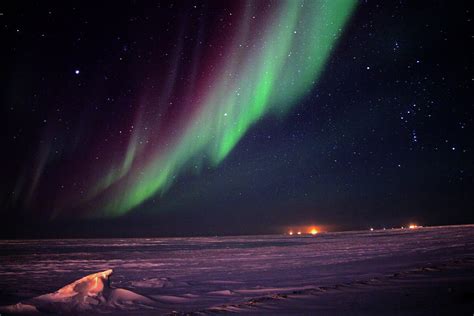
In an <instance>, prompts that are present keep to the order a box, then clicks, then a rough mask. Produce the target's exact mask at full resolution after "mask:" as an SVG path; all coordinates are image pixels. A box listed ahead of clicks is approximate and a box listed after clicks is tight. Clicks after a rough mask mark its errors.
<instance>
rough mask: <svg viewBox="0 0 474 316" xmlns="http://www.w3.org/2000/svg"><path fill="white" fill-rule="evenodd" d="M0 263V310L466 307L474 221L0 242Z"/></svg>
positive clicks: (473, 285)
mask: <svg viewBox="0 0 474 316" xmlns="http://www.w3.org/2000/svg"><path fill="white" fill-rule="evenodd" d="M0 263H1V264H0V305H3V306H4V307H1V308H0V313H14V312H20V313H41V312H43V313H51V312H52V313H76V314H87V315H90V314H93V313H104V312H109V313H112V314H114V315H115V314H130V313H131V314H137V315H143V314H149V315H156V314H170V313H173V312H176V313H186V312H197V313H199V314H212V313H215V312H229V313H230V312H238V313H250V314H262V313H267V314H289V313H290V314H291V313H296V314H314V313H315V312H318V313H322V314H374V315H375V314H378V315H380V314H384V315H385V314H458V313H459V314H462V313H466V314H467V315H471V314H472V313H473V312H474V226H449V227H426V228H417V229H404V230H375V231H372V232H371V231H360V232H341V233H322V234H318V235H316V236H276V235H273V236H241V237H209V238H161V239H93V240H91V239H81V240H79V239H72V240H29V241H25V240H22V241H0ZM109 269H113V272H112V271H110V270H109ZM19 302H21V304H18V305H15V304H17V303H19ZM8 305H10V306H9V307H5V306H8ZM456 312H458V313H456Z"/></svg>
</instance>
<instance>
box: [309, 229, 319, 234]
mask: <svg viewBox="0 0 474 316" xmlns="http://www.w3.org/2000/svg"><path fill="white" fill-rule="evenodd" d="M317 233H318V230H317V229H316V228H313V229H311V231H310V234H311V235H316V234H317Z"/></svg>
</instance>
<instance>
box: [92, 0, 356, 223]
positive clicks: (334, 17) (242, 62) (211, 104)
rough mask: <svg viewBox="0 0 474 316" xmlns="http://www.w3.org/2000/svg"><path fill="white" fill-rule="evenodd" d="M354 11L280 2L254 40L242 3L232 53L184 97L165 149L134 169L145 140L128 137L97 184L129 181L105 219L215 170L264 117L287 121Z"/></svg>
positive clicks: (248, 10) (248, 9)
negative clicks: (182, 179) (184, 175)
mask: <svg viewBox="0 0 474 316" xmlns="http://www.w3.org/2000/svg"><path fill="white" fill-rule="evenodd" d="M353 6H354V1H340V2H337V3H336V2H333V3H332V4H331V3H330V2H328V3H325V4H324V5H323V4H322V3H318V2H312V3H311V2H309V3H306V4H305V3H304V2H298V1H289V2H282V3H280V4H279V6H278V7H277V9H276V10H275V11H276V12H272V14H270V16H269V17H267V21H265V22H264V23H263V24H264V25H263V26H260V27H261V28H262V30H260V32H259V33H260V35H259V36H257V38H252V34H251V33H250V31H251V27H252V26H253V25H252V22H251V20H252V17H253V16H254V14H255V12H254V10H255V8H253V7H252V4H250V3H249V4H247V5H246V6H245V8H244V12H243V14H242V17H241V18H239V21H238V23H237V30H236V31H235V34H234V35H233V37H234V38H233V40H231V41H230V43H229V44H228V45H229V48H224V51H226V54H228V57H227V58H226V60H225V61H223V63H222V65H221V66H219V67H218V69H217V70H216V75H215V76H211V78H208V82H209V84H208V87H204V88H202V89H203V90H204V91H203V93H202V95H201V97H200V98H197V97H196V96H195V91H189V93H190V94H191V95H192V96H189V97H188V96H185V98H184V99H185V100H186V101H187V102H189V103H187V104H185V105H184V106H185V107H188V106H189V107H190V111H191V112H192V113H191V114H190V118H186V119H187V122H185V123H183V125H184V126H180V128H179V131H178V132H177V134H178V135H176V138H175V139H172V140H171V141H170V143H171V144H170V145H169V146H168V148H167V149H165V150H164V151H163V150H160V149H157V150H155V151H153V152H152V153H149V154H147V157H145V162H144V163H143V164H139V165H138V166H134V158H135V156H136V155H140V152H141V151H142V149H141V148H140V146H139V144H137V142H138V139H139V138H143V137H147V136H143V135H138V136H137V137H135V135H133V136H132V137H131V139H130V144H129V147H128V148H127V152H126V154H125V158H124V159H123V163H122V166H121V167H120V171H118V172H117V171H116V170H113V171H112V172H111V173H109V174H108V175H107V176H106V178H105V180H101V181H102V183H105V184H101V185H99V186H98V189H97V190H100V189H104V188H108V187H109V186H110V185H112V183H113V182H115V181H117V180H120V179H121V178H122V177H127V178H128V180H125V182H126V184H125V185H120V184H118V185H119V187H120V188H119V191H118V195H119V196H120V197H116V196H114V197H112V198H111V199H110V201H106V206H105V210H106V212H107V214H120V213H123V212H126V211H129V210H131V209H133V208H134V207H136V206H138V205H139V204H140V203H142V202H143V201H144V200H146V199H148V198H150V197H151V196H153V195H154V194H156V193H159V192H163V191H164V190H165V189H166V187H168V186H169V185H171V184H172V181H173V178H174V177H176V176H177V175H179V173H180V172H181V170H182V169H186V168H188V169H189V168H193V167H194V168H201V167H202V166H203V165H206V164H211V165H212V166H216V165H217V164H219V162H221V161H222V160H223V159H224V158H225V157H226V156H227V155H228V154H229V153H230V152H231V150H232V148H233V147H234V146H235V145H236V143H237V142H238V141H239V140H240V138H241V137H243V135H245V132H246V131H247V130H248V128H250V127H251V126H252V125H253V124H255V123H256V122H257V121H258V120H259V119H260V118H261V117H262V116H264V115H267V114H274V115H284V113H285V112H286V111H287V109H288V108H289V107H290V106H291V105H292V104H294V102H295V100H297V99H298V98H299V97H300V96H301V95H302V94H303V93H304V92H306V91H307V90H308V89H309V88H310V87H311V85H312V84H314V83H315V81H317V79H318V76H319V73H320V72H321V70H322V68H323V66H324V63H325V62H326V60H327V58H328V55H329V53H330V51H331V48H332V47H333V45H334V44H335V42H336V40H337V38H338V36H339V33H340V31H341V29H342V28H343V26H344V22H345V21H346V19H347V18H348V16H349V14H350V12H351V10H352V8H353ZM193 77H195V76H193V74H191V78H193ZM191 85H192V86H195V83H194V82H191ZM206 88H207V89H206ZM199 89H201V88H199ZM200 92H202V91H201V90H200ZM160 97H161V94H160V95H159V96H158V98H160ZM191 100H194V102H193V101H191ZM156 124H158V125H159V124H160V122H159V121H158V122H157V123H156ZM138 126H141V124H140V122H138ZM158 137H159V136H158ZM158 142H159V140H158ZM158 146H159V145H158ZM94 193H95V192H94ZM116 194H117V192H114V195H116Z"/></svg>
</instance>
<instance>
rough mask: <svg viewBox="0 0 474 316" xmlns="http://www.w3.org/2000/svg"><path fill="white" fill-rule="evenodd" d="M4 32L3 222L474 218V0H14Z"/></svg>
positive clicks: (269, 227)
mask: <svg viewBox="0 0 474 316" xmlns="http://www.w3.org/2000/svg"><path fill="white" fill-rule="evenodd" d="M0 27H1V28H0V36H1V39H2V44H1V47H2V48H1V49H0V54H1V61H0V63H1V64H0V69H1V71H0V78H1V82H2V85H1V94H0V98H1V105H2V116H1V117H2V130H3V131H2V143H3V144H2V155H1V160H2V161H1V168H2V171H1V182H0V183H1V184H0V185H1V186H0V188H1V189H0V203H1V209H0V215H1V221H0V222H1V224H0V230H1V233H0V236H1V237H63V236H64V237H77V236H82V237H96V236H176V235H217V234H257V233H279V232H284V231H285V230H286V228H287V227H288V226H291V225H303V224H315V225H324V226H325V227H326V228H327V229H332V230H338V229H367V228H369V227H387V228H388V227H393V226H397V227H399V226H403V225H407V224H408V223H411V222H416V223H417V224H420V225H440V224H461V223H472V222H474V197H473V192H474V190H473V172H474V170H473V161H474V155H473V140H472V139H473V138H472V136H473V135H474V133H473V124H474V121H473V113H474V109H473V103H472V92H471V91H472V83H473V81H472V80H473V79H472V78H473V77H472V74H473V69H472V50H470V49H469V48H468V47H469V46H470V45H472V43H471V42H472V11H470V10H469V8H468V7H467V2H466V4H464V5H463V3H462V2H453V1H383V2H379V1H352V0H335V1H332V0H331V1H296V0H294V1H288V2H285V1H263V0H262V1H228V2H227V1H176V2H168V1H105V2H101V1H94V2H92V1H77V2H70V1H58V2H56V1H3V2H2V3H1V4H0ZM469 43H471V44H469Z"/></svg>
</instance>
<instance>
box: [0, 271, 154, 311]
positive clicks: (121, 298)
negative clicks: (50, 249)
mask: <svg viewBox="0 0 474 316" xmlns="http://www.w3.org/2000/svg"><path fill="white" fill-rule="evenodd" d="M112 272H113V271H112V270H111V269H109V270H105V271H102V272H97V273H93V274H90V275H87V276H85V277H83V278H81V279H79V280H77V281H74V282H72V283H70V284H68V285H66V286H64V287H62V288H60V289H59V290H57V291H56V292H54V293H49V294H44V295H40V296H37V297H34V298H32V299H30V300H27V301H25V302H20V303H18V304H15V305H9V306H3V307H0V313H2V312H3V313H8V314H39V313H59V314H72V313H73V314H87V313H88V312H91V311H92V310H93V311H94V312H98V311H103V312H107V311H108V312H110V311H119V310H121V311H132V310H138V309H143V308H144V307H145V308H151V309H153V308H155V307H157V304H158V303H157V302H156V301H154V300H152V299H151V298H148V297H146V296H143V295H140V294H138V293H135V292H132V291H129V290H126V289H120V288H112V287H110V280H109V277H110V275H111V274H112Z"/></svg>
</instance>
